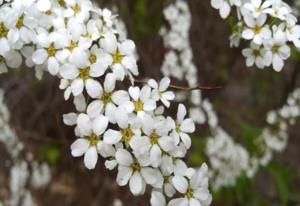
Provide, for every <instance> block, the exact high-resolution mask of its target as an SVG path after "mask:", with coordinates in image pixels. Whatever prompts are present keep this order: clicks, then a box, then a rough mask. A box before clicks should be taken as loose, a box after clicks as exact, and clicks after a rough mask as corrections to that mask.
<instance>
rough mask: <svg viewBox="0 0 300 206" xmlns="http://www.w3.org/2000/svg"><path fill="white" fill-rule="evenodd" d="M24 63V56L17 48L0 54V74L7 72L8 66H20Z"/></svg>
mask: <svg viewBox="0 0 300 206" xmlns="http://www.w3.org/2000/svg"><path fill="white" fill-rule="evenodd" d="M21 64H22V56H21V55H20V54H19V52H16V51H15V50H10V51H8V52H6V53H5V54H4V55H3V56H2V55H0V74H1V73H5V72H7V71H8V70H7V68H8V67H9V68H19V67H20V66H21Z"/></svg>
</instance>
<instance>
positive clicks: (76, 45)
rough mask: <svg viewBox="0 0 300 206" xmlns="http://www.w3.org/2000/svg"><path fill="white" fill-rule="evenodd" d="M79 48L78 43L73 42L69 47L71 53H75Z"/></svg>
mask: <svg viewBox="0 0 300 206" xmlns="http://www.w3.org/2000/svg"><path fill="white" fill-rule="evenodd" d="M77 47H78V43H77V42H75V41H71V44H70V46H69V47H68V49H69V50H70V51H73V50H74V49H75V48H77Z"/></svg>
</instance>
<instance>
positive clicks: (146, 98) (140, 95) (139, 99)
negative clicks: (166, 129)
mask: <svg viewBox="0 0 300 206" xmlns="http://www.w3.org/2000/svg"><path fill="white" fill-rule="evenodd" d="M128 92H129V95H130V97H131V98H132V100H133V101H127V102H125V103H124V104H122V106H124V107H125V108H126V109H127V111H128V113H132V112H136V113H137V114H138V115H143V114H145V112H151V111H153V110H154V109H155V108H156V102H155V100H154V99H152V97H151V88H150V87H149V86H147V85H146V86H144V87H143V88H142V89H140V88H139V87H133V86H131V87H129V89H128Z"/></svg>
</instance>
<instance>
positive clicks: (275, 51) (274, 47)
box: [271, 45, 280, 54]
mask: <svg viewBox="0 0 300 206" xmlns="http://www.w3.org/2000/svg"><path fill="white" fill-rule="evenodd" d="M279 48H280V46H279V45H274V46H273V47H272V49H271V50H272V53H273V54H276V53H278V50H279Z"/></svg>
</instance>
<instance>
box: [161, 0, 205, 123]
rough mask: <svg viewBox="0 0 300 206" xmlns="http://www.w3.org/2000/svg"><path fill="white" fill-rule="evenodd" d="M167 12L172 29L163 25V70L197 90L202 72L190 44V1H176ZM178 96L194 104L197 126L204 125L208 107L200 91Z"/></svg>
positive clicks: (167, 19)
mask: <svg viewBox="0 0 300 206" xmlns="http://www.w3.org/2000/svg"><path fill="white" fill-rule="evenodd" d="M163 13H164V17H165V20H166V21H167V22H168V27H166V26H163V27H162V28H161V30H160V35H161V36H162V37H163V40H164V46H165V48H166V49H167V53H166V54H165V57H164V62H163V64H162V67H161V71H162V73H163V74H164V75H165V76H170V77H174V78H176V79H179V80H184V81H186V82H187V84H188V86H189V87H195V86H197V85H198V72H197V67H196V66H195V64H194V63H193V52H192V48H191V45H190V38H189V31H190V27H191V22H192V18H191V13H190V10H189V7H188V4H187V2H186V1H183V0H176V1H174V3H172V4H170V5H168V6H167V7H166V8H165V9H164V12H163ZM176 97H177V100H178V101H183V100H185V99H188V100H189V101H190V103H191V104H192V106H190V109H189V112H190V116H191V117H192V118H193V120H194V121H195V122H196V123H199V124H202V123H204V122H205V121H206V116H205V114H204V111H203V110H204V109H205V108H202V107H201V106H202V95H201V91H200V90H194V91H192V92H191V93H188V94H187V93H184V92H178V95H176ZM204 101H207V100H204ZM208 103H209V102H208ZM208 118H209V117H208Z"/></svg>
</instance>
